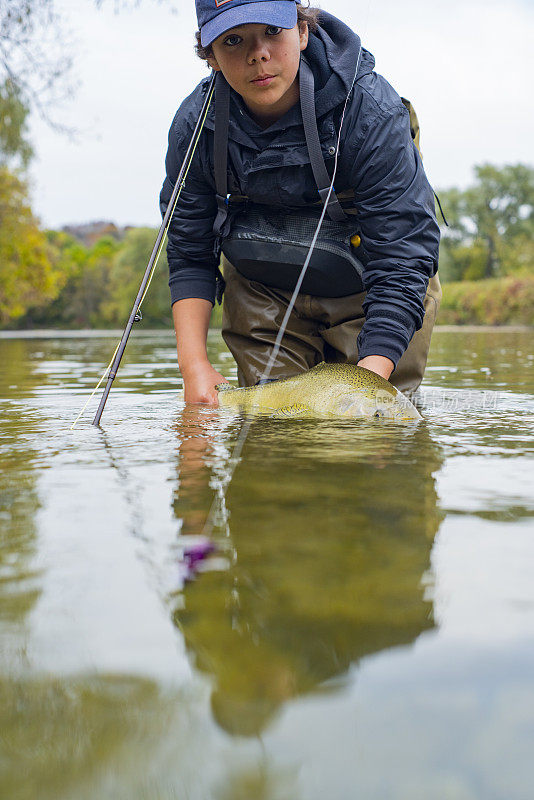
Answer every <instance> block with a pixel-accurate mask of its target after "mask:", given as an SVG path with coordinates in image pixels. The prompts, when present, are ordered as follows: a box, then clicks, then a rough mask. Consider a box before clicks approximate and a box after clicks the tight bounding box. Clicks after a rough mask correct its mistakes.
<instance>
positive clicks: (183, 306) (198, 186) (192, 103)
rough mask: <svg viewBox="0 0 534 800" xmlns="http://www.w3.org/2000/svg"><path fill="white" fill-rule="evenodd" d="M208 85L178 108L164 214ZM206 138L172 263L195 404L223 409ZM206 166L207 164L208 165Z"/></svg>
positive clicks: (177, 221)
mask: <svg viewBox="0 0 534 800" xmlns="http://www.w3.org/2000/svg"><path fill="white" fill-rule="evenodd" d="M205 89H206V86H204V85H203V84H201V85H199V86H198V87H197V88H196V89H195V91H194V92H193V94H192V95H191V96H190V97H189V98H187V99H186V100H185V101H184V102H183V104H182V106H181V107H180V109H179V110H178V112H177V114H176V116H175V118H174V120H173V122H172V125H171V128H170V131H169V147H168V150H167V156H166V160H165V166H166V173H167V174H166V178H165V181H164V184H163V187H162V190H161V194H160V207H161V213H162V215H164V214H165V212H166V210H167V206H168V203H169V201H170V198H171V195H172V191H173V189H174V185H175V182H176V179H177V176H178V173H179V171H180V167H181V164H182V162H183V159H184V156H185V153H186V150H187V147H188V145H189V142H190V140H191V136H192V128H191V118H192V117H195V118H196V116H197V115H198V114H197V112H198V110H199V109H200V104H201V101H202V99H203V92H204V90H205ZM203 147H205V142H204V139H203V138H201V141H200V142H199V144H198V146H197V148H196V151H195V155H194V157H193V160H192V163H191V165H190V168H189V172H188V174H187V180H186V182H185V184H184V186H183V187H182V190H181V194H180V197H179V200H178V202H177V205H176V209H175V212H174V214H173V216H172V220H171V224H170V227H169V231H168V244H167V260H168V263H169V286H170V289H171V304H172V313H173V319H174V328H175V331H176V338H177V349H178V364H179V367H180V370H181V372H182V376H183V379H184V389H185V399H186V401H187V402H190V403H208V404H210V405H215V406H216V405H218V400H217V392H216V390H215V388H214V387H215V384H216V383H221V382H224V381H225V378H223V376H222V375H220V374H219V373H218V372H217V371H216V370H215V369H214V368H213V367H212V366H211V364H210V363H209V361H208V357H207V353H206V337H207V331H208V327H209V320H210V315H211V310H212V307H213V304H214V302H215V276H216V270H217V265H218V258H217V257H216V254H215V252H214V234H213V221H214V219H215V215H216V213H217V203H216V199H215V188H214V186H213V185H212V184H211V183H210V181H209V180H208V178H207V176H206V169H205V162H206V153H204V154H203V155H202V152H203ZM203 165H204V166H203Z"/></svg>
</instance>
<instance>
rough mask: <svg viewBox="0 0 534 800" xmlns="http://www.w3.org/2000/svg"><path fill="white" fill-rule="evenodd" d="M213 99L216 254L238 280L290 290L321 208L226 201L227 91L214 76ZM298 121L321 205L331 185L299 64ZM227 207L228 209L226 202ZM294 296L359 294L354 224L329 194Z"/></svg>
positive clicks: (310, 90) (310, 82) (306, 71)
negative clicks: (218, 249)
mask: <svg viewBox="0 0 534 800" xmlns="http://www.w3.org/2000/svg"><path fill="white" fill-rule="evenodd" d="M217 81H218V83H217V89H216V99H215V143H214V162H215V185H216V190H217V205H218V214H217V217H216V220H215V224H214V227H213V230H214V233H215V236H216V238H217V245H216V246H217V247H219V246H220V247H221V249H222V252H223V253H224V255H225V256H226V258H227V259H228V260H229V261H230V263H231V264H233V266H234V267H235V268H236V269H237V270H238V272H239V273H240V274H241V275H243V276H244V277H245V278H248V279H249V280H253V281H259V282H260V283H263V284H265V285H267V286H271V287H273V288H275V289H284V290H288V291H291V290H293V289H294V288H295V285H296V283H297V280H298V278H299V275H300V272H301V269H302V266H303V264H304V262H305V260H306V257H307V255H308V252H309V249H310V246H311V243H312V240H313V236H314V234H315V230H316V227H317V223H318V220H319V216H320V213H321V207H320V206H319V209H318V208H317V206H314V205H312V206H309V207H305V208H303V209H296V210H284V209H282V208H277V207H273V206H261V205H259V204H254V203H250V202H249V201H247V198H243V197H239V198H238V197H235V198H234V197H232V196H230V198H228V127H229V119H230V87H229V85H228V83H227V82H226V80H225V78H224V77H223V76H222V74H221V73H219V75H218V78H217ZM300 101H301V110H302V121H303V126H304V132H305V136H306V145H307V147H308V154H309V157H310V163H311V167H312V171H313V175H314V178H315V182H316V184H317V189H318V192H319V197H320V198H321V201H322V203H324V202H325V201H326V199H327V196H328V191H329V188H330V182H331V178H330V176H329V174H328V170H327V168H326V164H325V161H324V157H323V154H322V150H321V143H320V139H319V131H318V128H317V119H316V114H315V89H314V78H313V73H312V71H311V69H310V67H309V65H308V63H307V62H306V60H305V59H304V58H302V59H301V65H300ZM229 201H230V202H229ZM327 215H328V216H325V218H324V221H323V224H322V226H321V230H320V232H319V237H318V239H317V242H316V244H315V247H314V250H313V253H312V256H311V260H310V264H309V267H308V269H307V271H306V275H305V276H304V281H303V284H302V288H301V291H302V292H304V293H305V294H312V295H315V296H317V297H344V296H347V295H349V294H356V293H359V292H362V291H364V286H363V281H362V272H363V265H362V263H361V261H360V260H359V259H358V257H357V255H356V247H355V244H358V243H359V237H358V235H357V234H358V225H357V219H356V218H355V216H354V215H351V214H350V212H349V213H347V212H346V211H345V210H344V209H343V208H342V206H341V203H340V202H339V198H338V197H337V195H336V193H335V192H332V194H331V196H330V200H329V202H328V206H327Z"/></svg>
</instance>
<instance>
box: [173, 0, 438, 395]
mask: <svg viewBox="0 0 534 800" xmlns="http://www.w3.org/2000/svg"><path fill="white" fill-rule="evenodd" d="M196 8H197V17H198V23H199V32H198V34H197V41H198V46H197V52H198V54H199V55H200V56H201V57H203V58H206V59H207V61H208V63H209V64H210V66H211V67H212V68H213V69H215V70H216V71H217V72H221V73H222V75H223V76H224V79H225V80H226V82H227V83H228V84H229V86H230V87H231V89H230V90H229V91H230V112H229V113H230V120H229V132H228V182H229V187H230V190H229V191H230V194H231V195H237V196H241V197H242V198H246V204H245V208H250V207H252V208H258V209H262V213H263V214H264V215H266V216H265V219H267V220H268V219H269V209H270V210H271V213H272V214H273V217H274V215H275V214H279V213H280V212H281V211H284V210H286V209H293V210H296V211H298V213H299V214H301V215H302V214H304V215H306V213H310V214H313V212H314V211H315V210H316V207H317V203H318V202H319V200H320V197H319V193H318V191H317V183H316V180H315V179H314V174H315V173H314V170H312V161H311V156H310V154H309V147H307V138H306V137H305V132H304V127H303V113H304V109H303V110H302V111H301V108H300V106H299V100H300V99H301V89H300V85H301V84H300V79H301V77H302V70H303V69H304V68H305V67H306V68H308V67H309V68H310V69H311V73H312V76H313V80H314V97H315V108H314V109H313V114H314V118H316V119H317V127H318V132H319V138H320V141H321V149H322V151H323V157H325V158H326V159H327V165H328V166H329V167H330V175H331V174H332V168H333V159H332V156H334V155H335V149H336V148H335V145H336V144H337V135H338V133H339V127H340V120H341V117H342V112H343V107H344V105H345V102H346V100H347V96H349V100H348V106H347V110H346V115H345V118H344V121H343V126H342V128H341V139H340V151H339V167H338V173H337V176H336V180H335V190H336V193H338V194H339V193H340V192H341V193H343V192H346V191H347V190H348V192H349V201H348V205H349V206H350V209H348V210H347V213H352V214H353V215H355V216H353V217H352V219H353V220H354V225H355V229H356V228H357V231H358V234H359V236H358V237H357V239H353V242H354V243H355V245H359V246H358V250H357V253H358V257H359V259H360V261H361V263H362V265H363V272H362V276H361V280H362V285H361V286H360V290H359V291H351V292H350V293H348V294H347V293H346V291H345V292H344V291H343V289H342V288H340V287H341V284H340V287H338V288H336V282H337V281H338V278H337V277H336V272H335V269H334V266H333V264H332V280H331V283H332V287H328V289H327V290H325V292H322V293H321V294H319V293H316V294H314V293H313V292H304V293H301V294H300V295H299V298H298V300H297V303H296V306H295V309H294V311H293V313H292V316H291V319H290V322H289V325H288V328H287V331H286V334H285V336H284V339H283V341H282V348H281V350H280V353H279V356H278V359H277V362H276V364H275V366H274V368H273V371H272V374H271V377H273V378H282V377H289V376H291V375H294V374H297V373H298V372H301V371H304V370H306V369H308V368H310V367H312V366H314V364H317V363H319V362H320V361H322V360H326V361H343V362H351V363H358V364H359V365H360V366H362V367H366V368H367V369H370V370H372V371H374V372H376V373H378V374H380V375H382V376H383V377H384V378H386V379H391V382H392V383H393V384H394V385H396V386H397V387H398V388H399V389H401V390H402V391H408V392H409V391H414V390H415V389H416V388H417V386H418V385H419V384H420V382H421V380H422V377H423V373H424V369H425V365H426V359H427V354H428V348H429V345H430V336H431V332H432V327H433V324H434V320H435V316H436V313H437V308H438V306H439V301H440V297H441V290H440V287H439V281H438V279H437V275H436V272H437V262H438V247H439V229H438V226H437V223H436V220H435V215H434V202H433V194H432V190H431V188H430V186H429V184H428V181H427V179H426V177H425V174H424V171H423V167H422V164H421V160H420V157H419V155H418V153H417V152H416V148H415V146H414V144H413V141H412V138H411V133H410V121H409V115H408V112H407V111H406V109H405V107H404V105H403V103H402V101H401V99H400V98H399V96H398V95H397V94H396V93H395V92H394V90H393V89H392V88H391V87H390V86H389V84H388V83H387V82H386V81H385V80H384V79H383V78H381V77H380V76H379V75H377V74H376V73H374V72H373V68H374V59H373V57H372V56H371V54H370V53H368V52H367V51H366V50H363V49H361V50H360V43H359V39H358V37H357V36H356V34H354V33H353V32H352V31H351V30H350V29H349V28H348V27H347V26H346V25H344V23H342V22H341V21H340V20H338V19H336V18H335V17H333V16H332V15H330V14H327V13H326V12H322V11H321V12H319V11H318V10H317V9H310V8H306V9H305V8H303V7H302V6H301V5H300V0H196ZM303 59H304V60H305V67H303V66H302V60H303ZM356 67H357V68H358V69H357V75H356V81H355V83H354V85H353V82H354V74H355V70H356ZM221 80H222V78H221ZM219 86H220V84H218V86H217V92H218V91H219ZM205 90H206V82H205V81H204V82H203V83H201V84H200V85H199V86H198V87H197V88H196V89H195V91H194V92H193V93H192V95H191V96H190V97H188V98H187V99H186V100H185V101H184V102H183V103H182V105H181V107H180V109H179V110H178V112H177V114H176V116H175V118H174V121H173V124H172V126H171V129H170V133H169V149H168V153H167V160H166V167H167V177H166V180H165V182H164V184H163V188H162V192H161V197H160V205H161V208H162V211H163V213H164V212H165V210H166V208H167V205H168V202H169V198H170V196H171V193H172V189H173V186H174V183H175V181H176V177H177V174H178V171H179V168H180V165H181V162H182V160H183V157H184V154H185V151H186V149H187V146H188V143H189V141H190V139H191V135H192V131H193V128H194V125H195V123H196V121H197V119H198V115H199V112H200V108H201V106H202V101H203V93H204V92H205ZM212 105H213V104H212ZM214 117H215V114H214V111H213V109H210V113H209V114H208V117H207V119H206V124H205V128H204V131H203V134H202V136H201V139H200V141H199V145H198V148H197V151H196V153H195V157H194V160H193V163H192V165H191V168H190V171H189V174H188V177H187V180H186V183H185V186H184V188H183V190H182V194H181V196H180V199H179V201H178V205H177V207H176V210H175V213H174V215H173V219H172V223H171V226H170V229H169V243H168V248H167V253H168V261H169V267H170V280H169V284H170V287H171V300H172V304H173V306H172V308H173V318H174V325H175V330H176V337H177V347H178V363H179V366H180V370H181V372H182V376H183V379H184V388H185V399H186V401H187V402H192V403H208V404H211V405H217V392H216V390H215V384H217V383H220V382H222V381H224V380H225V379H224V378H223V377H222V376H221V375H220V374H219V373H218V372H217V371H216V370H215V369H214V368H213V367H212V366H211V364H210V363H209V361H208V357H207V353H206V336H207V331H208V325H209V319H210V314H211V309H212V306H213V303H214V302H215V292H216V288H215V287H216V275H217V269H218V263H219V248H218V239H217V236H216V233H217V231H216V230H215V231H214V224H215V220H216V218H217V213H218V206H217V191H218V186H217V182H216V180H215V177H214V173H215V163H214V130H215V123H214ZM328 156H330V162H328ZM344 205H345V208H347V203H346V202H345V203H344ZM240 218H243V219H245V220H246V219H247V217H246V215H245V216H244V217H243V216H242V215H241V217H240V214H239V211H238V212H237V215H234V217H231V221H232V220H236V221H237V220H239V219H240ZM313 219H314V220H315V219H316V217H313ZM229 231H231V225H230V227H229V226H228V225H226V227H225V228H224V229H223V233H222V244H223V247H224V243H225V241H226V239H225V237H228V236H229ZM245 239H246V237H245ZM360 241H361V244H360ZM302 262H304V258H303V259H302ZM298 272H299V270H297V272H296V274H295V276H294V282H296V278H297V276H298ZM274 273H275V271H274V270H273V273H272V274H271V273H270V271H269V265H268V264H267V263H266V264H265V268H264V273H263V275H261V274H260V278H259V279H258V280H251V279H250V275H249V276H248V277H247V276H246V275H245V274H243V270H241V271H240V270H238V269H236V268H235V266H234V265H232V264H231V263H229V262H228V261H227V260H226V261H225V262H224V278H225V282H226V290H225V295H224V317H223V336H224V338H225V341H226V343H227V345H228V347H229V349H230V350H231V352H232V354H233V356H234V358H235V359H236V361H237V364H238V373H239V381H240V384H241V385H247V384H248V385H250V384H254V383H256V382H258V381H259V380H260V379H261V376H262V374H263V371H264V369H265V366H266V364H267V361H268V358H269V355H270V352H271V349H272V345H273V343H274V340H275V338H276V335H277V333H278V330H279V326H280V322H281V320H282V317H283V315H284V312H285V310H286V309H287V305H288V303H289V298H290V296H291V291H289V290H288V288H287V287H286V286H284V285H277V283H276V278H274V277H273V275H274ZM429 281H430V283H429ZM330 289H331V290H330ZM414 334H415V336H414Z"/></svg>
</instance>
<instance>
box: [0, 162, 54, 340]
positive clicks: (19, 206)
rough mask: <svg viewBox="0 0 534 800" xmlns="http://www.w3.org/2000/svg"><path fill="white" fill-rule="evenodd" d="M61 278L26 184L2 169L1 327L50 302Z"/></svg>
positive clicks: (0, 219) (0, 172)
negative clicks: (50, 256)
mask: <svg viewBox="0 0 534 800" xmlns="http://www.w3.org/2000/svg"><path fill="white" fill-rule="evenodd" d="M57 287H58V276H57V274H56V273H55V271H54V269H53V266H52V263H51V261H50V258H49V253H48V249H47V242H46V237H45V235H44V234H43V233H42V231H40V230H39V227H38V225H37V220H36V219H35V217H34V216H33V214H32V211H31V208H30V205H29V202H28V197H27V187H26V184H25V183H24V182H23V181H22V180H21V179H20V178H19V177H18V176H16V175H14V174H13V173H12V172H10V171H9V170H8V169H7V168H6V167H3V166H0V325H2V326H4V325H7V324H8V323H9V322H10V321H12V320H14V319H17V318H19V317H22V316H23V315H24V314H25V313H26V311H27V310H28V309H29V308H31V307H35V306H40V305H43V304H44V303H46V302H48V301H49V300H51V299H52V298H53V297H54V296H55V294H56V292H57Z"/></svg>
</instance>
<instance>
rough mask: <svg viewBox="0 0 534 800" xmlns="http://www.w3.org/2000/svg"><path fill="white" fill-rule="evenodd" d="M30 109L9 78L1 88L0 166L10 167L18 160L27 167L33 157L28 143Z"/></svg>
mask: <svg viewBox="0 0 534 800" xmlns="http://www.w3.org/2000/svg"><path fill="white" fill-rule="evenodd" d="M27 117H28V107H27V106H26V105H24V103H23V102H22V101H21V98H20V90H19V89H18V87H17V86H16V85H15V84H14V83H13V81H12V80H11V79H9V78H7V79H6V80H5V82H4V84H3V86H0V164H3V165H4V166H8V165H9V164H11V163H12V162H13V161H15V160H18V165H19V166H20V167H23V168H25V167H27V166H28V163H29V161H30V158H31V157H32V155H33V149H32V146H31V145H30V143H29V141H28V138H27V136H28V129H27Z"/></svg>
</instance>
